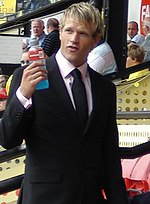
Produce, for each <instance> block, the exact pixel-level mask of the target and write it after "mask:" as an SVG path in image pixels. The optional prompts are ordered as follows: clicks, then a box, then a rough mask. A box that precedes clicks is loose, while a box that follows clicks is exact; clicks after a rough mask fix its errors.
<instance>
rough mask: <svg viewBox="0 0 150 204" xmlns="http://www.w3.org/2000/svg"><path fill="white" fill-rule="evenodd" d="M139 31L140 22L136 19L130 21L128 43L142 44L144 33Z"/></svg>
mask: <svg viewBox="0 0 150 204" xmlns="http://www.w3.org/2000/svg"><path fill="white" fill-rule="evenodd" d="M138 32H139V27H138V23H137V22H136V21H130V22H129V23H128V28H127V34H128V36H127V37H128V44H129V43H131V42H132V43H137V44H139V45H140V44H141V43H142V42H143V41H144V35H142V34H140V33H138Z"/></svg>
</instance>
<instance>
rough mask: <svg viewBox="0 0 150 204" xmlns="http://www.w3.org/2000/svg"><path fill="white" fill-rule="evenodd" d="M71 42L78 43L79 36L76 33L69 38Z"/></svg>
mask: <svg viewBox="0 0 150 204" xmlns="http://www.w3.org/2000/svg"><path fill="white" fill-rule="evenodd" d="M71 41H72V42H76V43H77V42H79V34H78V33H76V32H74V33H73V34H72V36H71Z"/></svg>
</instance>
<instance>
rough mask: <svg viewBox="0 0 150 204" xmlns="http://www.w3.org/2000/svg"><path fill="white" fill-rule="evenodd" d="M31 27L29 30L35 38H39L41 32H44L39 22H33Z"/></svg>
mask: <svg viewBox="0 0 150 204" xmlns="http://www.w3.org/2000/svg"><path fill="white" fill-rule="evenodd" d="M31 27H32V28H31V29H32V32H33V34H34V35H35V36H36V37H40V36H41V35H42V33H43V30H44V27H43V25H42V24H41V23H40V22H38V21H33V22H32V26H31Z"/></svg>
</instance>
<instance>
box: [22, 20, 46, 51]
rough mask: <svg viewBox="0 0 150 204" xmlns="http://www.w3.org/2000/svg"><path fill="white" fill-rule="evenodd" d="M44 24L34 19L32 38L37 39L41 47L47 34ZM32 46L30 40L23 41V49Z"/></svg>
mask: <svg viewBox="0 0 150 204" xmlns="http://www.w3.org/2000/svg"><path fill="white" fill-rule="evenodd" d="M44 28H45V27H44V22H43V20H41V19H34V20H32V21H31V36H34V37H37V38H38V40H39V45H40V46H41V45H42V43H43V41H44V39H45V37H46V34H45V32H44ZM29 46H30V38H25V39H23V44H22V49H25V48H27V47H29Z"/></svg>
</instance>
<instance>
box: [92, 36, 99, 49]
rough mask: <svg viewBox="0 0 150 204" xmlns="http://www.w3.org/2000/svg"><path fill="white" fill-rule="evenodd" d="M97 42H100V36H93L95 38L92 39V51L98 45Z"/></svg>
mask: <svg viewBox="0 0 150 204" xmlns="http://www.w3.org/2000/svg"><path fill="white" fill-rule="evenodd" d="M99 41H100V36H99V35H97V36H95V37H94V41H93V46H92V49H94V48H95V47H96V46H97V44H98V43H99Z"/></svg>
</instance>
